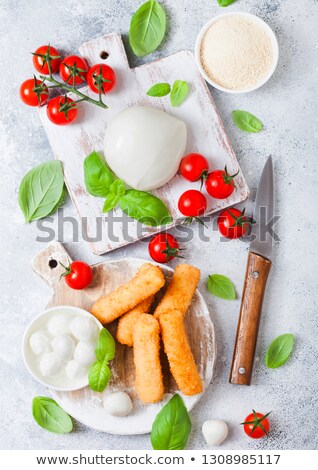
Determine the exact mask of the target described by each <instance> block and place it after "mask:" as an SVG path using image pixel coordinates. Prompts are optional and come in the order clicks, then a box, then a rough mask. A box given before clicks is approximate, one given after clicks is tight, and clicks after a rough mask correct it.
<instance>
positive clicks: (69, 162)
mask: <svg viewBox="0 0 318 470" xmlns="http://www.w3.org/2000/svg"><path fill="white" fill-rule="evenodd" d="M79 51H80V53H81V55H82V56H83V57H85V59H86V60H87V61H88V63H89V64H90V65H93V64H96V63H102V62H104V61H103V60H102V59H101V53H102V52H104V51H105V52H107V53H108V54H109V57H108V58H107V59H106V60H105V63H107V64H108V65H110V66H111V67H113V68H114V70H115V72H116V75H117V85H116V88H115V89H114V90H113V91H112V92H111V93H110V94H109V95H107V96H106V97H105V99H104V101H105V102H106V104H107V105H108V106H109V109H102V108H99V107H98V106H95V105H92V104H89V103H81V109H80V113H79V119H78V121H76V122H75V123H73V124H71V125H69V126H56V125H54V124H52V123H51V122H50V121H49V120H48V118H47V115H46V106H44V107H42V108H40V110H39V113H40V117H41V120H42V123H43V126H44V129H45V131H46V133H47V136H48V139H49V141H50V144H51V147H52V150H53V153H54V155H55V157H56V158H57V159H59V160H61V161H62V162H63V166H64V175H65V181H66V185H67V188H68V190H69V193H70V195H71V198H72V200H73V202H74V205H75V207H76V209H77V212H78V214H79V216H80V218H81V220H82V226H83V228H85V227H86V226H87V229H86V231H87V235H88V237H89V238H90V239H91V240H90V245H91V248H92V250H93V252H94V253H95V254H102V253H106V252H108V251H111V250H113V249H116V248H119V247H121V246H124V245H127V244H128V243H132V242H134V241H136V240H138V239H140V238H142V237H146V236H149V235H151V234H153V233H156V232H158V231H160V229H159V228H156V227H155V228H153V227H152V228H149V229H148V228H147V229H146V230H145V229H143V231H142V233H141V230H140V224H139V223H138V222H136V221H132V220H131V219H129V220H130V223H129V224H128V235H129V236H127V235H125V233H124V232H123V223H122V218H123V217H125V218H126V216H125V215H123V214H122V212H121V210H120V209H116V210H115V212H114V213H112V214H111V216H110V217H111V219H110V218H108V217H109V216H108V215H105V214H103V213H102V207H103V199H101V198H95V197H93V196H91V195H89V194H88V193H87V191H86V189H85V185H84V176H83V161H84V159H85V157H86V156H87V155H88V154H89V153H90V152H92V151H93V150H97V151H101V152H102V153H103V140H104V133H105V129H106V127H107V125H108V123H109V122H110V121H111V120H112V119H113V117H114V116H115V115H116V114H118V113H119V112H120V111H122V110H123V109H125V108H127V107H129V106H133V105H144V106H153V107H157V108H160V109H162V110H164V111H166V112H168V113H170V114H172V115H174V116H175V117H177V118H179V119H181V120H183V121H184V122H185V123H186V125H187V130H188V139H187V148H186V153H189V152H200V153H202V154H204V155H205V156H206V158H207V159H208V160H209V162H210V169H215V168H221V169H222V168H224V166H225V165H227V168H228V171H229V172H230V173H236V172H237V171H238V170H239V165H238V162H237V160H236V157H235V154H234V152H233V149H232V147H231V145H230V142H229V140H228V137H227V135H226V133H225V130H224V127H223V124H222V122H221V120H220V117H219V115H218V113H217V110H216V107H215V104H214V102H213V100H212V97H211V95H210V92H209V90H208V88H207V86H206V83H205V81H204V80H203V78H202V77H201V75H200V73H199V71H198V69H197V67H196V63H195V59H194V56H193V54H192V53H191V52H190V51H181V52H177V53H176V54H173V55H171V56H168V57H165V58H163V59H160V60H157V61H155V62H151V63H148V64H146V65H142V66H140V67H137V68H135V69H131V68H130V67H129V64H128V61H127V56H126V52H125V49H124V45H123V42H122V39H121V36H119V35H118V34H109V35H106V36H103V37H101V38H97V39H94V40H92V41H90V42H87V43H85V44H83V45H82V46H81V47H80V48H79ZM175 80H186V81H187V82H188V83H189V85H190V90H191V91H190V95H189V97H188V98H187V100H186V101H185V102H184V103H183V104H182V105H181V106H180V107H178V108H173V107H172V106H171V104H170V100H169V97H164V98H151V97H149V96H147V94H146V92H147V90H148V89H149V88H150V87H151V86H152V85H153V84H155V83H158V82H168V83H171V84H172V83H173V82H174V81H175ZM83 90H84V92H85V93H88V94H89V95H90V96H92V97H95V98H96V97H97V95H96V94H94V93H93V92H91V91H90V90H87V87H86V86H85V87H84V88H83ZM70 96H71V95H70ZM235 181H236V186H237V190H236V191H235V192H234V193H233V195H232V196H230V197H229V198H228V199H225V200H215V199H213V198H211V197H209V196H208V209H207V213H206V214H207V215H208V214H211V213H213V212H216V211H219V210H221V209H224V208H225V207H228V206H231V205H233V204H236V203H239V202H241V201H243V200H244V199H246V197H247V196H248V187H247V185H246V182H245V179H244V177H243V175H242V173H241V172H240V173H239V175H238V176H237V177H236V180H235ZM199 187H200V183H199V182H198V183H194V184H193V183H189V182H187V181H186V180H184V179H183V178H181V177H180V176H179V175H176V176H175V177H174V178H173V179H172V180H171V181H170V182H169V183H167V184H166V185H164V186H163V187H161V188H159V189H158V190H156V191H154V193H155V194H156V195H157V196H158V197H160V198H161V199H163V200H164V201H165V203H166V204H167V206H168V207H169V209H170V212H171V214H172V217H173V219H174V220H176V219H178V218H180V216H181V214H180V213H179V212H178V208H177V203H178V199H179V197H180V195H181V194H182V193H183V192H184V191H186V190H187V189H199ZM117 217H118V220H116V218H117ZM127 219H128V218H127ZM97 220H98V222H97ZM108 222H111V223H110V224H108ZM98 226H99V227H100V229H101V232H102V236H99V237H97V236H96V235H97V232H98ZM138 226H139V227H138ZM94 238H95V240H94Z"/></svg>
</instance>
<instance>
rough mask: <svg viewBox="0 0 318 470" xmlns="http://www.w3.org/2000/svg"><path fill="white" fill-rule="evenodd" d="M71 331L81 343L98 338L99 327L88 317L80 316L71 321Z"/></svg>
mask: <svg viewBox="0 0 318 470" xmlns="http://www.w3.org/2000/svg"><path fill="white" fill-rule="evenodd" d="M70 330H71V333H72V335H73V336H75V338H77V339H79V340H80V341H92V340H94V339H96V338H97V334H98V327H97V325H96V323H95V321H94V320H93V319H91V318H88V317H83V316H78V317H75V318H74V320H72V321H71V324H70Z"/></svg>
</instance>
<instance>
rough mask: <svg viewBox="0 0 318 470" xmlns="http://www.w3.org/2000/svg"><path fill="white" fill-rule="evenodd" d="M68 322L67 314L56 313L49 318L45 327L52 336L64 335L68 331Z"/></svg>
mask: <svg viewBox="0 0 318 470" xmlns="http://www.w3.org/2000/svg"><path fill="white" fill-rule="evenodd" d="M69 323H70V320H69V317H68V316H66V315H62V314H61V315H56V316H55V317H52V318H51V319H50V320H49V322H48V324H47V329H48V330H49V332H50V333H51V335H52V336H57V335H65V334H66V333H69Z"/></svg>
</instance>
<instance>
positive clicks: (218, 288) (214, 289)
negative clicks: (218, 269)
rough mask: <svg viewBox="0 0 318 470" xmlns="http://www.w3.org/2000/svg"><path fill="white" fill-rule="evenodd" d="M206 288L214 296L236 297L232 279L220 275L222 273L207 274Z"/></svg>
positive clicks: (232, 298) (223, 297)
mask: <svg viewBox="0 0 318 470" xmlns="http://www.w3.org/2000/svg"><path fill="white" fill-rule="evenodd" d="M208 290H209V292H211V294H213V295H215V296H216V297H221V299H226V300H235V299H236V292H235V287H234V285H233V283H232V281H230V279H229V278H228V277H226V276H222V274H212V275H211V276H209V279H208Z"/></svg>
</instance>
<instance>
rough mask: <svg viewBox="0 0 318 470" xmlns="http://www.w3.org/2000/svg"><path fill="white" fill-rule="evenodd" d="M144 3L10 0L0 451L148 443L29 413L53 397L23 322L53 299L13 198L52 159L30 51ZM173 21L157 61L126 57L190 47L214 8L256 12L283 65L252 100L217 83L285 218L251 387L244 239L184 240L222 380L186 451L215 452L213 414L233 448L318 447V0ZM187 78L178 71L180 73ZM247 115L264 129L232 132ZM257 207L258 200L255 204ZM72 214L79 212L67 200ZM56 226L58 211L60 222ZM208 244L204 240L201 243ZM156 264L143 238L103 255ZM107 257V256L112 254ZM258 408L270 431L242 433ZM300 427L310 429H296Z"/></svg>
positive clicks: (89, 32)
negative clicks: (240, 330)
mask: <svg viewBox="0 0 318 470" xmlns="http://www.w3.org/2000/svg"><path fill="white" fill-rule="evenodd" d="M137 4H138V2H133V1H129V0H116V1H110V0H103V1H101V0H86V1H85V2H78V1H75V0H64V1H63V2H54V6H53V2H51V1H49V0H41V1H40V0H32V2H29V1H27V0H2V1H1V2H0V24H1V30H2V34H1V36H0V43H1V56H0V64H1V122H0V145H1V147H0V148H1V160H0V161H1V185H0V193H1V196H0V200H1V214H2V217H1V245H0V254H1V255H0V256H1V262H2V276H1V286H0V292H1V307H0V311H1V317H0V377H1V378H0V393H1V400H0V417H1V430H0V447H1V448H3V449H22V448H26V449H150V442H149V437H148V436H139V437H138V436H136V437H121V436H111V435H107V434H102V433H99V432H95V431H93V430H90V429H88V428H86V427H84V426H82V425H80V424H77V425H76V429H75V432H74V433H72V434H70V435H66V436H58V435H56V436H55V435H52V434H49V433H47V432H45V431H43V430H42V429H40V428H39V427H37V425H36V424H35V423H34V422H33V420H32V417H31V412H30V404H31V400H32V398H33V397H34V396H35V395H43V394H46V393H47V391H46V390H45V389H43V387H41V386H40V385H39V384H37V383H36V382H35V381H34V380H33V379H32V378H31V376H30V375H29V374H28V372H27V371H26V369H25V368H24V365H23V363H22V358H21V351H20V345H21V339H22V334H23V331H24V328H25V326H26V325H27V323H28V322H29V321H30V320H31V318H32V317H33V316H34V315H36V314H37V313H38V312H40V311H41V310H42V309H43V308H44V307H45V305H46V303H47V302H48V299H49V297H50V291H49V288H48V287H47V286H46V285H44V284H43V282H42V280H41V279H39V278H37V277H36V275H35V274H33V273H32V271H31V269H30V260H31V258H32V257H33V256H34V255H35V254H36V253H37V251H38V250H39V249H41V246H42V245H41V243H39V242H37V241H36V237H37V235H38V229H37V226H36V224H30V225H28V226H26V225H24V222H23V218H22V215H21V213H20V210H19V208H18V205H17V190H18V186H19V182H20V180H21V178H22V176H23V175H24V174H25V172H26V171H27V170H29V169H30V168H32V167H33V166H34V165H36V164H38V163H41V162H43V161H46V160H49V159H51V158H52V153H51V149H50V146H49V144H48V141H47V139H46V137H45V134H44V132H43V129H42V128H41V125H40V122H39V118H38V115H37V113H36V111H34V110H32V109H30V108H26V107H25V106H24V105H22V104H21V103H20V101H19V99H18V97H17V89H18V86H19V84H20V82H22V81H23V80H24V79H26V78H28V77H30V76H32V73H33V70H32V64H31V57H30V55H29V52H30V51H32V50H34V49H35V48H36V47H37V46H38V45H40V44H43V43H47V42H48V41H50V42H51V43H52V44H54V45H56V46H58V47H59V49H61V50H62V51H63V52H64V53H73V52H74V51H76V49H77V46H78V45H79V44H80V43H82V42H84V41H87V40H89V39H90V38H92V37H94V36H99V35H102V34H105V33H108V32H111V31H116V32H121V33H122V34H123V35H124V39H125V42H126V44H127V32H128V27H129V21H130V17H131V15H132V13H133V12H134V10H135V9H136V5H137ZM162 4H163V5H164V6H165V7H166V9H167V12H168V16H169V25H170V27H169V32H168V34H167V37H166V41H165V44H164V45H163V46H162V47H161V48H160V50H159V51H157V52H155V53H154V54H153V55H152V56H151V57H150V58H145V59H142V60H140V59H137V58H136V57H134V56H133V55H132V54H131V53H130V51H129V59H130V63H131V66H135V65H137V64H141V63H142V62H145V61H148V60H152V59H156V58H157V57H162V56H164V55H167V54H169V53H172V52H174V51H177V50H180V49H182V48H188V49H193V47H194V42H195V38H196V34H197V33H198V32H199V30H200V28H201V26H202V25H203V24H204V23H205V22H206V21H207V20H209V19H210V18H211V17H212V16H213V15H215V14H219V13H222V12H225V11H226V12H229V11H246V12H251V13H255V14H257V15H259V16H260V17H261V18H263V19H264V20H266V21H267V22H268V23H269V24H270V25H271V26H272V27H273V29H274V31H275V32H276V33H277V37H278V41H279V46H280V60H279V64H278V68H277V71H276V73H275V75H274V76H273V78H272V79H271V80H270V82H268V84H267V85H265V86H264V87H263V88H262V89H260V90H258V91H257V92H254V93H252V94H247V95H227V94H224V93H221V92H217V91H216V90H211V92H212V95H213V97H214V99H215V101H216V104H217V106H218V109H219V112H220V115H221V117H222V119H223V121H224V123H225V126H226V129H227V132H228V135H229V137H230V139H231V142H232V145H233V147H234V150H235V151H236V153H237V156H238V158H239V161H240V165H241V168H242V170H243V172H244V174H245V177H246V179H247V182H248V184H249V186H250V187H251V188H253V187H255V186H256V184H257V182H258V178H259V175H260V172H261V169H262V167H263V165H264V162H265V160H266V157H267V156H268V155H269V154H272V155H273V158H274V161H275V175H276V183H277V193H276V202H277V212H278V214H279V215H281V219H280V221H279V224H278V225H277V231H278V234H279V237H280V241H279V242H277V243H276V244H275V254H274V263H273V269H272V272H271V275H270V280H269V284H268V289H267V294H266V298H265V303H264V309H263V317H262V322H261V326H260V337H259V341H258V345H257V357H256V363H255V370H254V376H253V384H252V385H251V386H250V387H249V388H245V387H237V386H233V385H230V384H229V383H228V376H229V369H230V364H231V356H232V350H233V344H234V338H235V329H236V323H237V318H238V312H239V304H240V295H241V291H242V285H243V280H244V271H245V263H246V255H247V250H248V246H247V244H244V243H242V242H240V241H234V242H230V243H224V242H221V241H220V240H219V237H218V235H217V232H215V231H212V225H213V224H209V231H206V234H207V235H208V238H209V241H202V240H200V237H199V234H198V228H195V229H194V237H193V240H192V241H191V242H189V243H186V246H187V247H188V251H187V254H186V257H187V261H188V262H190V263H193V264H195V265H196V266H198V267H199V268H200V269H201V270H202V283H201V292H202V293H203V295H204V297H205V299H206V301H207V303H208V305H209V307H210V309H211V316H212V319H213V322H214V325H215V327H216V333H217V340H218V361H217V367H216V371H215V378H214V380H213V382H212V384H211V386H210V388H209V389H208V391H207V393H206V394H205V396H204V398H203V399H202V401H201V402H200V404H199V405H198V406H197V407H196V408H195V409H194V410H193V412H192V413H191V417H192V421H193V432H192V434H191V438H190V442H189V445H188V448H190V449H204V448H206V445H205V442H204V439H203V436H202V434H201V426H202V424H203V422H204V421H205V420H206V419H213V418H215V419H217V418H220V419H224V420H225V421H227V422H228V424H229V427H230V434H229V437H228V439H227V440H226V441H225V443H224V444H223V447H222V448H223V449H226V448H229V449H248V448H249V449H251V448H253V449H263V448H268V449H269V448H273V449H275V448H282V449H293V448H294V449H295V448H306V449H313V448H317V437H316V436H317V422H316V421H315V420H313V419H312V415H313V412H314V409H315V407H316V406H317V402H316V390H317V385H318V382H317V377H318V374H317V345H316V334H315V327H316V326H317V320H316V315H317V300H316V297H315V295H314V294H315V287H316V285H317V274H318V273H317V266H316V265H315V259H316V246H315V243H314V237H315V234H316V232H317V224H316V220H315V219H314V217H313V215H312V213H313V208H314V204H316V201H317V183H316V180H317V173H316V170H317V164H316V149H317V144H318V142H317V136H318V133H317V131H316V127H317V112H316V97H317V91H318V90H317V68H318V63H317V36H316V30H317V28H316V26H317V19H318V2H317V0H303V1H302V2H299V1H298V0H258V1H257V2H255V1H254V0H238V1H237V2H236V3H234V4H233V5H232V6H231V7H229V8H227V9H221V8H220V7H219V6H218V5H217V2H216V0H201V1H200V2H193V1H192V0H183V1H178V2H175V1H171V0H162ZM180 78H182V77H180ZM233 109H246V110H249V111H250V112H253V113H255V114H256V115H257V116H259V117H260V118H261V119H262V121H263V122H264V124H265V129H264V131H263V132H262V133H260V134H258V135H253V134H244V133H242V132H241V131H239V130H238V129H236V128H235V127H234V126H233V123H232V120H231V117H230V112H231V110H233ZM247 205H248V206H250V203H247ZM65 215H69V216H75V210H74V209H73V207H72V204H71V203H70V201H69V202H68V203H67V205H66V208H65ZM55 220H56V217H55ZM201 238H202V237H201ZM60 240H61V241H64V242H65V243H66V246H67V249H68V250H69V251H70V253H71V254H72V256H73V257H80V258H82V259H84V260H86V261H88V262H97V261H98V257H96V256H93V255H92V254H91V253H90V250H89V247H88V245H87V244H86V242H85V241H83V240H82V239H81V238H79V242H75V243H74V242H72V233H71V226H70V224H68V225H67V224H66V226H65V233H64V235H63V234H62V233H60ZM128 255H129V256H136V257H144V258H146V259H147V256H148V255H147V245H146V244H145V243H142V242H139V243H137V244H135V245H133V246H130V247H128V248H125V249H122V250H120V251H116V252H113V253H112V254H109V255H107V256H106V257H107V259H112V258H118V257H125V256H128ZM106 257H105V258H106ZM211 273H222V274H226V275H228V276H229V277H230V278H231V279H232V280H233V282H234V283H235V285H236V288H237V292H238V300H237V301H234V302H226V301H223V300H220V299H217V298H213V297H212V296H210V295H209V293H208V292H207V289H206V286H205V281H206V278H207V275H208V274H211ZM285 332H292V333H294V334H295V335H296V347H295V351H294V354H293V357H292V359H291V360H290V361H289V363H288V364H286V365H285V366H284V367H282V368H280V369H277V370H267V369H266V368H265V366H264V363H263V356H264V353H265V350H266V347H267V345H268V343H269V342H270V341H271V340H272V339H273V338H274V337H275V336H276V335H278V334H281V333H285ZM251 408H255V409H257V410H259V411H263V412H267V411H270V410H271V411H272V415H271V422H272V431H271V433H270V435H269V437H268V439H267V440H260V441H253V440H250V439H248V438H246V437H245V435H244V434H243V432H242V429H241V428H240V426H238V424H237V423H239V422H241V421H242V419H244V417H245V416H246V415H247V414H248V413H249V411H250V410H251ZM299 423H302V424H304V423H306V424H305V425H304V426H301V427H299Z"/></svg>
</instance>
